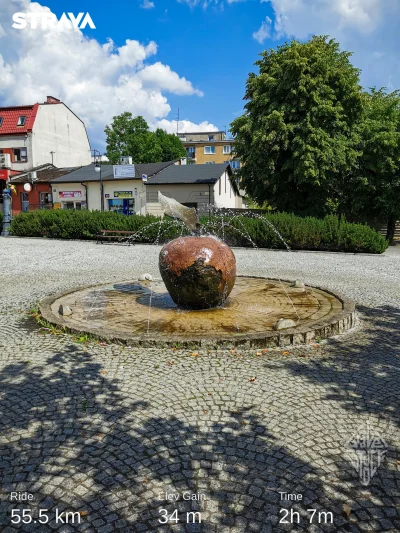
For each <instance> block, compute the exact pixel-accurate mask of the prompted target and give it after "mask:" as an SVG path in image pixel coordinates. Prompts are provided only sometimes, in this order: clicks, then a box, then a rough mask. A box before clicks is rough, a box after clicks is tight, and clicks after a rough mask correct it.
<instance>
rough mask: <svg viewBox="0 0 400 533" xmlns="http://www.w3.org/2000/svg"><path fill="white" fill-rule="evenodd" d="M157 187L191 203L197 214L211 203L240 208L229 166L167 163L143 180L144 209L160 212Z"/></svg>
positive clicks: (186, 204)
mask: <svg viewBox="0 0 400 533" xmlns="http://www.w3.org/2000/svg"><path fill="white" fill-rule="evenodd" d="M158 191H160V192H161V193H162V194H163V195H164V196H168V197H169V198H174V199H175V200H177V201H178V202H179V203H181V204H183V205H185V206H186V207H195V208H196V209H197V211H198V213H199V215H205V214H208V213H209V212H210V209H211V206H215V207H220V208H228V209H229V208H231V209H240V208H242V207H243V205H242V198H241V196H240V194H239V190H238V187H237V184H236V181H235V179H234V177H233V173H232V170H231V167H230V165H229V164H227V163H220V164H217V163H216V164H215V165H207V164H203V165H198V164H196V165H181V166H170V167H168V168H166V169H164V170H163V171H162V172H160V173H158V174H156V175H155V176H153V177H152V178H150V179H149V180H148V181H147V183H146V204H147V213H148V214H151V215H157V216H162V214H163V212H162V209H161V205H160V204H159V203H158Z"/></svg>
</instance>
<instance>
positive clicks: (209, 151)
mask: <svg viewBox="0 0 400 533" xmlns="http://www.w3.org/2000/svg"><path fill="white" fill-rule="evenodd" d="M204 153H205V154H215V146H205V147H204Z"/></svg>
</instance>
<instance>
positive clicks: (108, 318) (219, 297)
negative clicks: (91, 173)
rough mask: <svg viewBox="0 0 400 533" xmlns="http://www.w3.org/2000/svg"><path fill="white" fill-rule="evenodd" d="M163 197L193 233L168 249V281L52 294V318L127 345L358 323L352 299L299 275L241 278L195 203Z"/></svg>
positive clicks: (217, 341) (256, 339) (307, 335)
mask: <svg viewBox="0 0 400 533" xmlns="http://www.w3.org/2000/svg"><path fill="white" fill-rule="evenodd" d="M159 202H160V204H161V206H162V208H163V211H164V213H165V214H166V215H169V216H171V217H173V218H174V219H175V222H176V223H178V224H180V225H181V227H182V232H183V229H184V228H189V229H190V230H191V232H192V235H190V236H183V235H182V236H181V237H178V238H177V239H174V240H172V241H170V242H167V243H166V244H165V245H164V246H163V247H162V249H161V251H160V255H159V269H160V274H161V278H162V281H161V280H154V281H153V280H151V279H142V280H141V281H135V282H133V281H128V282H122V283H115V284H104V285H96V286H94V287H88V288H85V289H79V290H74V291H70V292H68V293H64V294H62V295H58V296H52V297H50V298H47V299H46V300H44V301H43V302H42V304H41V312H42V316H43V317H44V318H45V319H46V320H48V321H49V322H51V323H55V324H58V325H62V326H64V327H66V328H67V329H69V330H71V331H73V332H76V331H78V332H85V333H91V334H93V335H96V336H98V337H99V338H104V339H107V340H110V341H117V342H123V343H127V344H129V345H142V346H154V345H161V346H174V345H177V344H179V345H181V346H193V345H196V346H198V345H201V346H211V347H215V346H221V345H225V346H230V347H233V346H238V345H241V346H247V347H264V348H266V347H270V346H286V345H291V344H304V343H310V342H315V340H320V339H324V338H328V337H330V336H333V335H337V334H341V333H343V332H344V331H346V330H347V329H349V328H351V327H352V326H353V325H354V324H355V306H354V304H353V302H351V301H349V300H347V299H346V298H345V297H344V296H341V295H339V294H334V293H332V292H331V291H328V290H324V289H321V288H318V287H309V286H305V285H304V284H303V283H301V282H298V281H296V282H292V281H285V280H282V279H266V278H256V277H249V276H238V277H237V276H236V259H235V255H234V253H233V251H232V250H231V248H230V247H229V246H228V245H227V244H226V243H225V242H224V241H223V240H220V239H219V238H217V237H216V236H215V235H210V234H209V233H207V234H202V227H201V225H200V222H199V219H198V216H197V213H196V210H195V209H193V208H188V207H185V206H183V205H181V204H179V203H178V202H177V201H175V200H173V199H171V198H167V197H165V196H163V195H162V194H161V193H159ZM266 223H268V224H270V223H269V221H266ZM224 225H225V221H224V220H222V228H224ZM274 231H275V232H276V230H275V228H274ZM276 233H277V235H279V237H280V238H281V239H282V237H281V236H280V234H279V233H278V232H276ZM159 234H160V231H159ZM157 240H158V238H157ZM282 241H283V239H282ZM283 242H284V241H283ZM285 245H286V247H287V249H288V250H289V251H290V248H289V247H288V246H287V244H286V243H285ZM143 277H144V278H146V276H142V278H143ZM166 289H167V290H166ZM60 309H69V310H70V311H71V312H70V313H68V314H61V313H60Z"/></svg>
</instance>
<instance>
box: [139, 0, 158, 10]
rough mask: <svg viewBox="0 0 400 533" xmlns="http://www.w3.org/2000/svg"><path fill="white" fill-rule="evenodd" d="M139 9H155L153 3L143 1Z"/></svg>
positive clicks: (146, 0) (149, 0) (148, 0)
mask: <svg viewBox="0 0 400 533" xmlns="http://www.w3.org/2000/svg"><path fill="white" fill-rule="evenodd" d="M140 7H141V8H142V9H153V7H155V4H154V2H151V0H143V2H142V3H141V4H140Z"/></svg>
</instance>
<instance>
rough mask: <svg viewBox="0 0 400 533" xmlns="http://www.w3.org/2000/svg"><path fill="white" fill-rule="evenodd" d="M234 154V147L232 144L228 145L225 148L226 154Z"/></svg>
mask: <svg viewBox="0 0 400 533" xmlns="http://www.w3.org/2000/svg"><path fill="white" fill-rule="evenodd" d="M231 152H232V146H231V145H230V144H227V145H226V146H224V154H230V153H231Z"/></svg>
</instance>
